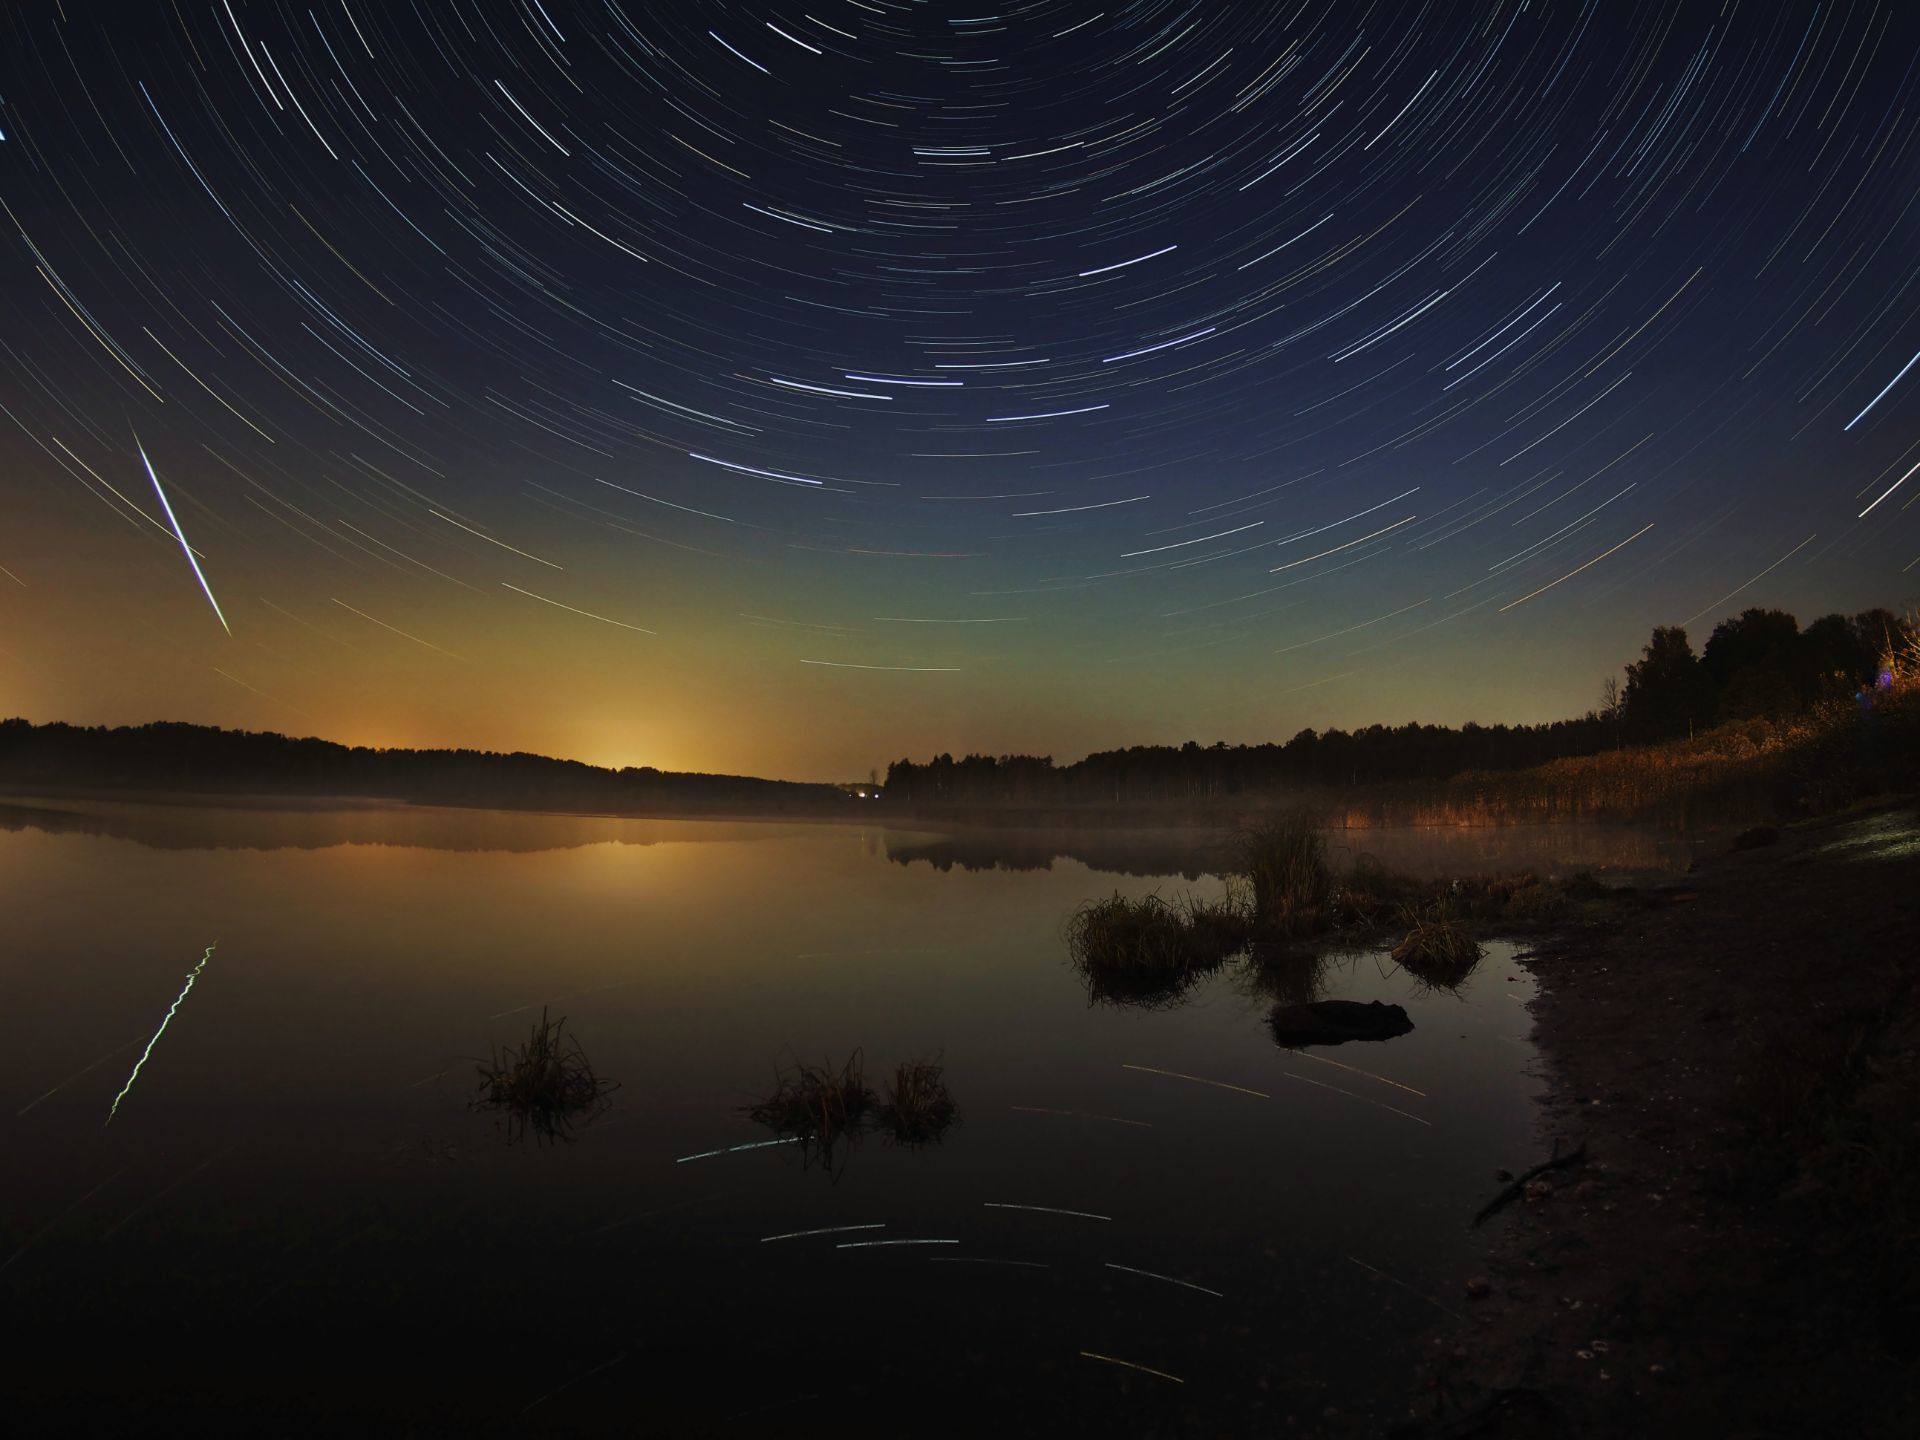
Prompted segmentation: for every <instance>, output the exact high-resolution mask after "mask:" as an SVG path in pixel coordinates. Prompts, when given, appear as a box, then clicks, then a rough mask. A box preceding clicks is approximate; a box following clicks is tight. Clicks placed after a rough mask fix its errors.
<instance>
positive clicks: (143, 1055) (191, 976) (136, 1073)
mask: <svg viewBox="0 0 1920 1440" xmlns="http://www.w3.org/2000/svg"><path fill="white" fill-rule="evenodd" d="M148 473H149V474H151V473H152V471H151V470H149V471H148ZM165 503H166V497H164V496H162V497H161V504H163V505H164V504H165ZM167 518H168V519H169V520H171V519H172V518H173V515H172V513H171V512H169V513H168V515H167ZM180 543H181V544H183V545H184V544H185V543H186V542H185V541H184V540H183V541H181V542H180ZM208 598H209V599H211V598H212V597H211V596H209V597H208ZM219 943H220V942H219V941H218V940H216V941H214V942H213V945H209V946H207V952H206V954H204V955H202V956H201V957H200V963H199V964H198V965H195V966H194V967H193V969H191V970H189V971H188V972H187V983H186V984H185V985H182V986H181V987H180V993H179V994H178V995H176V996H174V997H173V1004H172V1005H170V1006H168V1007H167V1014H166V1018H165V1019H163V1020H162V1021H161V1022H160V1028H159V1029H158V1030H156V1031H154V1032H153V1038H152V1039H151V1040H149V1041H147V1048H146V1049H144V1050H142V1051H141V1052H140V1058H139V1059H138V1060H136V1061H134V1062H133V1073H132V1074H131V1075H129V1076H127V1083H126V1084H125V1085H123V1086H122V1087H121V1088H120V1093H119V1094H118V1095H116V1096H114V1097H113V1104H112V1106H111V1107H110V1108H109V1109H108V1110H107V1119H106V1124H107V1125H111V1124H112V1123H113V1117H114V1116H115V1115H117V1114H119V1113H120V1102H121V1101H122V1100H124V1099H126V1098H127V1091H129V1090H131V1089H133V1082H134V1081H136V1080H138V1079H139V1078H140V1067H141V1066H142V1065H144V1064H146V1063H147V1056H149V1055H151V1054H152V1053H153V1047H154V1046H155V1045H157V1044H159V1043H160V1037H161V1036H162V1035H164V1034H166V1033H167V1026H168V1025H170V1024H172V1023H173V1015H174V1012H175V1011H176V1010H178V1009H179V1008H180V1002H181V1001H182V1000H184V999H186V998H187V991H189V990H191V989H193V982H194V981H196V980H198V979H199V978H200V972H201V971H202V970H204V969H206V968H207V961H209V960H211V959H212V958H213V947H214V945H218V944H219ZM101 1128H102V1129H105V1128H106V1127H105V1126H104V1125H103V1126H102V1127H101Z"/></svg>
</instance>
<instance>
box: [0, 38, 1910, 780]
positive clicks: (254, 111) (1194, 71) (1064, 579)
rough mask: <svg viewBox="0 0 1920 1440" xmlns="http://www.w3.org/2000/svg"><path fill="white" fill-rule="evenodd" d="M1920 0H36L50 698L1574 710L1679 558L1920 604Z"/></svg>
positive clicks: (292, 716)
mask: <svg viewBox="0 0 1920 1440" xmlns="http://www.w3.org/2000/svg"><path fill="white" fill-rule="evenodd" d="M1917 55H1920V11H1916V10H1915V9H1913V8H1912V7H1910V6H1906V5H1902V4H1898V3H1885V0H1863V3H1838V4H1836V3H1824V4H1818V5H1815V4H1801V3H1784V4H1773V3H1767V4H1761V3H1756V0H1744V3H1736V0H1729V3H1726V4H1697V5H1686V4H1681V5H1675V4H1669V3H1659V4H1631V3H1620V4H1615V3H1599V0H1587V3H1582V0H1570V3H1564V4H1563V3H1539V0H1535V3H1532V4H1528V5H1514V4H1485V5H1453V4H1439V3H1428V4H1398V5H1396V4H1389V3H1380V4H1372V5H1362V4H1347V3H1338V4H1332V3H1297V4H1292V3H1279V4H1271V5H1269V4H1255V3H1161V0H1141V3H1131V4H1128V3H1112V4H1107V5H1104V6H1102V5H1098V4H1089V5H1081V4H1066V3H1032V4H1015V5H1009V6H1005V7H1003V8H1001V9H999V10H997V11H992V12H989V10H988V8H987V7H982V6H979V5H962V4H937V3H928V4H908V3H899V0H895V3H888V0H794V3H770V4H719V3H712V4H697V3H693V0H684V3H683V0H674V3H671V4H653V5H649V4H643V3H640V0H626V3H620V4H613V3H588V4H577V5H569V4H563V3H560V0H507V3H442V0H433V3H426V0H404V3H390V4H378V5H376V4H373V3H371V0H346V3H342V0H315V3H313V4H311V5H309V4H306V3H278V0H271V3H261V0H254V3H247V0H211V3H208V0H178V3H167V4H151V5H148V4H122V5H89V4H74V3H69V4H67V5H65V6H64V7H62V6H61V5H57V4H52V3H47V4H40V3H24V4H15V5H10V6H8V7H7V9H6V10H5V12H4V14H0V134H3V135H4V139H0V201H4V203H5V206H6V209H5V212H4V214H0V230H3V231H4V234H3V235H0V406H4V410H0V504H4V510H3V511H0V567H4V573H0V667H4V668H0V710H5V711H8V712H9V713H12V712H20V713H26V714H29V715H32V716H34V717H35V718H41V719H49V718H68V719H75V720H87V721H115V722H119V721H134V720H143V719H151V718H160V717H168V718H184V719H194V720H204V721H212V722H217V723H225V724H242V725H247V726H250V727H258V728H276V729H285V730H292V731H300V732H308V731H317V732H319V733H323V734H328V735H333V736H337V737H339V738H343V739H349V740H364V741H375V742H386V743H471V744H476V745H485V746H499V747H508V746H524V747H526V748H535V749H541V750H546V751H552V752H557V753H565V754H574V755H580V756H582V757H584V758H590V759H596V760H603V761H609V762H613V763H655V764H662V765H668V766H681V767H699V768H717V769H752V770H759V771H763V772H769V773H777V774H784V775H796V776H821V777H826V778H845V777H846V776H847V775H853V774H863V773H864V772H865V770H866V768H867V766H868V765H869V764H874V763H877V764H884V763H885V761H886V760H887V759H890V758H894V757H896V756H899V755H903V754H910V753H911V754H923V753H926V752H928V751H932V750H951V751H954V752H955V753H961V752H964V751H966V750H969V749H975V748H979V749H987V750H995V751H1005V750H1031V751H1036V752H1051V753H1054V754H1055V755H1057V756H1059V757H1061V758H1063V759H1064V758H1068V757H1071V756H1074V755H1077V754H1079V753H1081V752H1083V751H1085V750H1086V749H1088V748H1097V747H1101V746H1105V745H1110V744H1126V743H1130V742H1135V741H1144V740H1184V739H1187V738H1197V739H1200V740H1202V741H1211V740H1212V739H1215V738H1226V739H1229V740H1261V739H1269V738H1285V736H1287V735H1289V734H1291V733H1293V731H1295V730H1297V729H1299V728H1300V727H1301V726H1304V725H1314V726H1322V727H1324V726H1325V725H1328V724H1342V725H1355V724H1363V723H1366V722H1368V721H1372V720H1381V721H1387V722H1394V721H1401V720H1407V719H1422V720H1435V721H1459V720H1462V719H1466V718H1478V719H1482V720H1489V721H1491V720H1497V719H1542V718H1551V717H1555V716H1559V715H1563V714H1568V713H1577V712H1578V711H1581V710H1584V709H1586V708H1588V707H1589V706H1590V705H1591V704H1593V703H1594V701H1595V699H1596V697H1597V693H1598V688H1599V682H1600V679H1601V678H1602V677H1603V676H1604V675H1606V674H1608V673H1610V672H1612V671H1615V670H1617V668H1618V666H1619V665H1620V664H1621V663H1623V662H1624V661H1625V660H1627V659H1630V658H1632V657H1633V655H1634V654H1635V653H1636V652H1637V649H1638V646H1639V645H1640V644H1641V643H1643V642H1644V639H1645V637H1646V633H1647V631H1648V630H1649V629H1650V627H1651V626H1653V625H1655V624H1660V623H1675V622H1682V621H1684V622H1688V623H1689V625H1690V628H1691V629H1692V631H1693V633H1694V634H1695V636H1696V638H1697V639H1703V638H1704V636H1705V633H1706V631H1707V630H1708V629H1710V628H1711V625H1712V624H1713V623H1714V621H1716V620H1717V619H1719V618H1721V617H1723V616H1724V615H1726V614H1728V613H1730V612H1732V611H1734V610H1737V609H1739V608H1741V607H1742V606H1745V605H1748V604H1770V605H1781V606H1784V607H1786V608H1790V609H1794V610H1796V611H1798V612H1799V613H1801V614H1802V616H1803V617H1811V616H1812V615H1814V614H1817V613H1821V612H1823V611H1826V610H1832V609H1847V610H1852V609H1859V608H1863V607H1865V606H1868V605H1874V604H1887V605H1896V606H1897V605H1899V604H1900V603H1902V602H1903V601H1904V600H1907V599H1909V598H1910V597H1913V596H1914V595H1916V594H1920V563H1917V562H1920V503H1916V502H1920V476H1913V470H1914V468H1915V467H1916V466H1920V364H1915V363H1914V362H1915V358H1916V355H1917V354H1920V293H1917V292H1916V284H1920V266H1916V263H1915V259H1916V256H1920V223H1917V219H1920V217H1917V216H1916V209H1915V207H1916V202H1917V201H1920V151H1917V150H1916V136H1917V135H1920V75H1917V74H1916V56H1917ZM1908 367H1912V368H1908ZM142 450H144V452H145V461H150V462H151V466H152V473H151V474H150V473H149V471H148V468H147V464H146V463H145V461H143V457H142ZM1909 477H1912V478H1909ZM181 536H184V537H185V540H186V541H187V542H188V543H189V544H190V545H191V547H192V550H193V551H194V552H195V554H194V555H193V556H192V557H191V559H192V561H193V563H191V564H190V557H189V555H188V553H187V551H186V550H185V549H183V546H182V544H181V541H180V537H181ZM196 567H197V568H196ZM216 605H217V606H218V609H217V611H216V608H215V607H216Z"/></svg>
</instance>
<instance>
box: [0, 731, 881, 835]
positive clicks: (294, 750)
mask: <svg viewBox="0 0 1920 1440" xmlns="http://www.w3.org/2000/svg"><path fill="white" fill-rule="evenodd" d="M0 785H7V786H14V787H37V788H43V789H48V790H60V789H85V790H96V789H104V790H121V791H126V790H135V791H172V792H179V793H196V794H214V795H302V796H323V795H332V796H347V795H352V796H365V797H369V798H373V799H385V800H404V801H410V802H413V803H415V804H427V805H478V806H487V807H495V808H502V809H531V810H564V811H576V812H595V813H619V814H632V815H803V816H816V815H841V814H847V813H851V812H853V811H855V810H856V808H857V806H858V804H859V802H858V801H856V800H855V799H854V798H853V797H852V796H851V795H849V794H848V793H847V792H846V791H845V790H842V789H840V788H838V787H837V786H833V785H813V784H800V783H796V782H792V781H786V780H761V779H757V778H754V777H752V776H745V775H704V774H691V773H684V772H677V771H671V770H655V769H653V768H652V767H651V766H638V767H635V766H628V767H627V768H625V769H621V770H610V769H606V768H603V767H601V766H597V765H586V764H582V763H581V762H580V761H578V760H556V759H553V758H551V757H549V756H546V755H531V754H527V753H525V752H520V751H516V752H513V753H511V754H500V753H497V752H494V751H490V750H399V749H395V750H385V749H372V748H369V747H367V746H363V745H355V746H347V745H339V744H336V743H334V742H333V741H331V740H317V739H312V738H307V739H294V738H291V737H289V736H286V735H280V734H276V733H274V732H272V731H249V730H223V729H220V728H219V727H218V726H213V725H186V724H180V723H176V722H172V721H162V722H158V723H155V724H151V725H123V726H118V727H115V728H112V729H109V728H107V727H106V726H79V725H66V724H61V723H58V722H55V723H52V724H46V725H35V724H33V723H32V722H30V721H27V720H21V719H13V720H0Z"/></svg>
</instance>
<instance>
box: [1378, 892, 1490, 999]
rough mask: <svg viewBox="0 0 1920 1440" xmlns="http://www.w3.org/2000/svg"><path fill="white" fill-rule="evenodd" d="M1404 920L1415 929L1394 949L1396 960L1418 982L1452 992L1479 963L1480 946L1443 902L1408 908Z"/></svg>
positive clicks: (1410, 930)
mask: <svg viewBox="0 0 1920 1440" xmlns="http://www.w3.org/2000/svg"><path fill="white" fill-rule="evenodd" d="M1403 918H1404V919H1405V921H1406V923H1407V924H1408V925H1410V926H1411V927H1412V928H1411V929H1409V930H1408V931H1407V934H1406V938H1405V939H1403V940H1402V941H1401V942H1400V943H1399V944H1398V945H1396V946H1394V947H1393V958H1394V960H1395V961H1396V962H1397V963H1398V964H1399V966H1400V967H1401V969H1403V970H1405V971H1406V972H1407V973H1408V974H1409V975H1411V976H1413V977H1414V978H1415V979H1416V980H1420V981H1424V982H1425V983H1426V984H1428V985H1431V986H1435V987H1438V988H1440V989H1446V990H1451V989H1453V988H1455V987H1456V986H1458V985H1460V984H1462V983H1463V982H1464V981H1465V980H1466V978H1467V977H1468V976H1469V975H1471V974H1472V973H1473V968H1474V966H1476V965H1478V964H1479V963H1480V953H1481V952H1480V942H1479V941H1478V940H1475V939H1474V938H1473V936H1472V935H1471V934H1470V933H1469V932H1468V930H1467V928H1466V926H1465V925H1464V924H1462V923H1461V922H1460V921H1459V920H1458V919H1456V918H1455V916H1454V914H1453V911H1452V908H1451V907H1450V906H1448V905H1447V904H1445V903H1444V902H1439V903H1435V904H1432V905H1429V906H1427V907H1425V908H1424V909H1423V908H1421V907H1419V906H1415V905H1409V906H1406V907H1404V910H1403Z"/></svg>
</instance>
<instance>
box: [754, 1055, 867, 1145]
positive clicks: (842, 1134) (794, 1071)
mask: <svg viewBox="0 0 1920 1440" xmlns="http://www.w3.org/2000/svg"><path fill="white" fill-rule="evenodd" d="M875 1099H876V1097H875V1095H874V1093H873V1091H872V1090H870V1089H868V1088H867V1083H866V1076H865V1072H864V1068H863V1065H862V1061H861V1057H860V1052H859V1051H858V1050H855V1051H854V1052H853V1053H852V1054H851V1055H849V1056H848V1057H847V1062H846V1064H844V1065H842V1066H841V1067H840V1068H839V1069H837V1070H836V1069H834V1067H833V1062H832V1061H827V1062H826V1063H824V1064H821V1065H804V1064H798V1063H796V1064H795V1065H794V1066H793V1067H792V1068H791V1069H788V1070H782V1071H781V1072H780V1073H779V1074H778V1075H776V1076H775V1077H774V1088H773V1092H772V1093H771V1094H770V1095H768V1096H767V1097H766V1098H765V1099H764V1100H761V1101H758V1102H756V1103H755V1104H753V1105H749V1106H748V1107H747V1114H748V1115H749V1116H750V1117H751V1118H752V1119H754V1120H756V1121H758V1122H759V1123H760V1124H762V1125H765V1126H767V1127H768V1128H770V1129H773V1130H777V1131H778V1132H779V1133H780V1134H782V1135H790V1136H794V1137H795V1138H797V1139H799V1140H800V1141H801V1142H802V1143H803V1144H807V1145H817V1146H818V1147H819V1148H820V1149H821V1150H822V1151H826V1152H829V1153H830V1152H831V1151H832V1150H833V1147H834V1145H835V1143H836V1142H838V1141H839V1140H841V1139H843V1138H846V1137H849V1136H852V1135H855V1134H857V1133H858V1132H859V1130H860V1127H861V1126H862V1125H863V1124H865V1122H866V1121H867V1119H868V1117H869V1114H870V1112H871V1111H872V1110H873V1108H874V1102H875Z"/></svg>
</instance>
